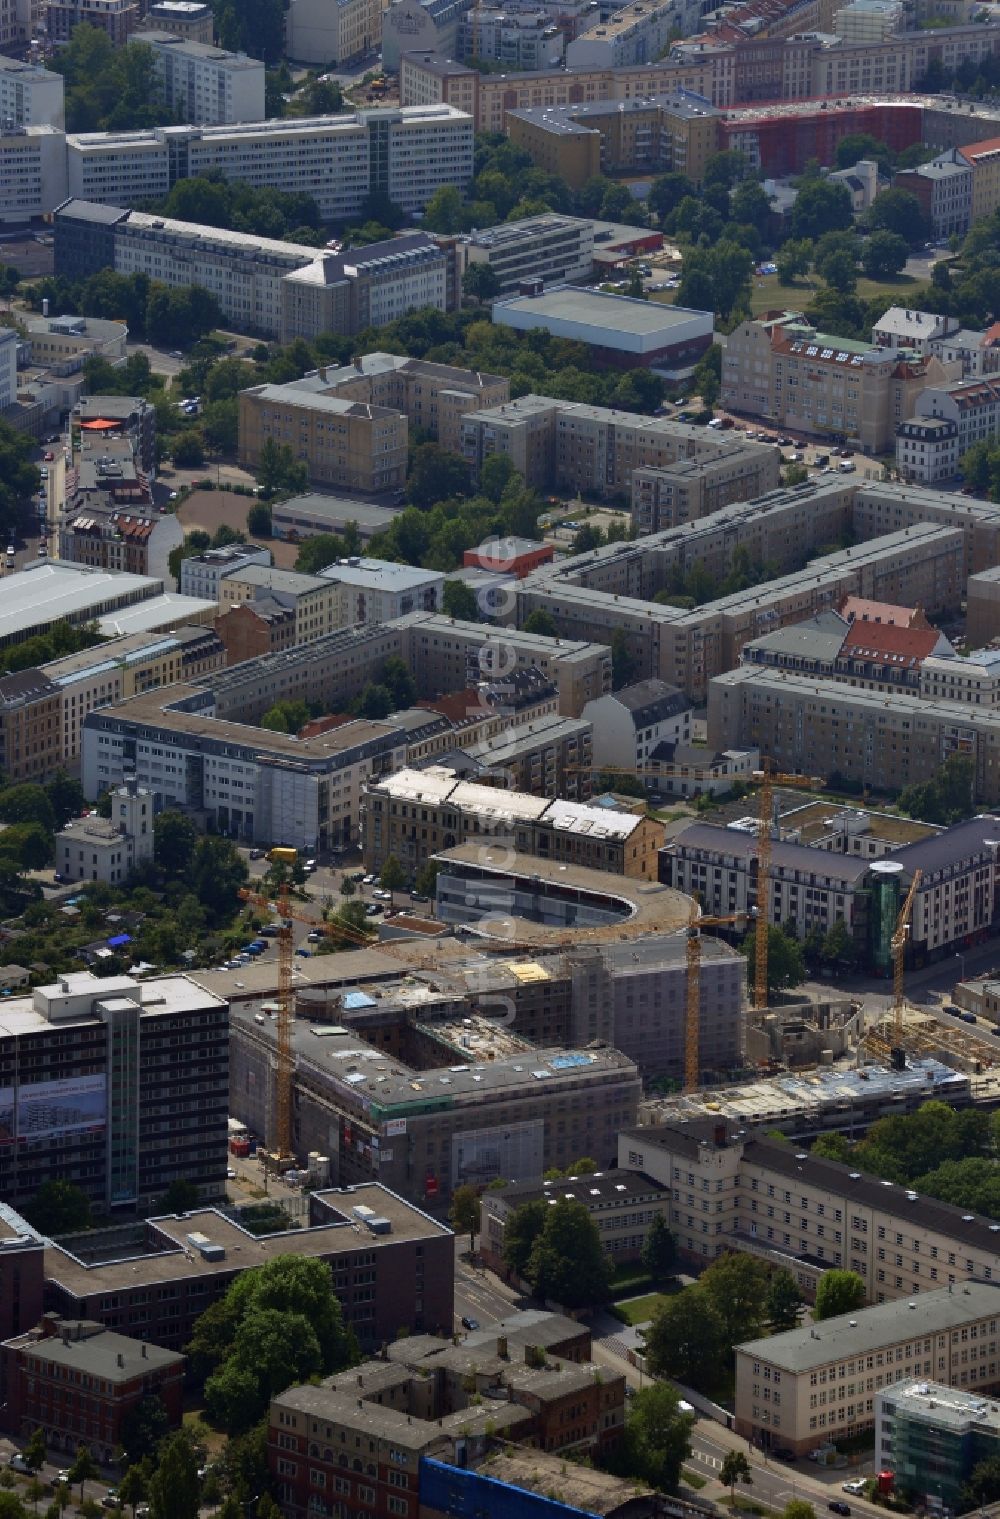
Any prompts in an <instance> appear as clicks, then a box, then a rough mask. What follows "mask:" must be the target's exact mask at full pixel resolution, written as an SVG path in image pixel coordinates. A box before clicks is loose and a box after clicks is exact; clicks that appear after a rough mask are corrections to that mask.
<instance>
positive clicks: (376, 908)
mask: <svg viewBox="0 0 1000 1519" xmlns="http://www.w3.org/2000/svg"><path fill="white" fill-rule="evenodd" d="M384 912H385V908H384V907H383V906H382V903H381V902H369V903H368V906H367V907H366V908H365V917H366V918H377V917H379V916H380V915H381V914H382V913H384Z"/></svg>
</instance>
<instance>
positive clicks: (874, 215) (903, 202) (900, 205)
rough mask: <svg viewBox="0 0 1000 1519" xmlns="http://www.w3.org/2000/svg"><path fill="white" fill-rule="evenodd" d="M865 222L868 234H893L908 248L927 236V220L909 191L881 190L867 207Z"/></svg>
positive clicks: (915, 198) (918, 203)
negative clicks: (901, 239)
mask: <svg viewBox="0 0 1000 1519" xmlns="http://www.w3.org/2000/svg"><path fill="white" fill-rule="evenodd" d="M865 222H866V224H867V226H868V230H869V231H870V232H895V233H896V234H897V236H899V237H901V238H903V240H904V241H905V242H906V243H907V245H908V246H909V247H914V246H916V245H917V244H918V243H921V242H922V241H923V240H924V238H925V237H926V236H927V219H926V217H925V216H924V213H923V211H922V210H921V207H920V202H919V201H918V200H917V197H916V196H915V195H913V194H911V192H910V191H909V190H902V189H897V188H893V189H890V190H883V191H882V192H881V194H880V195H877V196H876V197H875V199H874V200H873V201H872V203H871V205H870V206H869V207H868V211H867V212H866V215H865Z"/></svg>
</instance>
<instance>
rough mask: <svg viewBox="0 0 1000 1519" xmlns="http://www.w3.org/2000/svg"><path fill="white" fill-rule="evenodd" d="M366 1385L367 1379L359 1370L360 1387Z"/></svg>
mask: <svg viewBox="0 0 1000 1519" xmlns="http://www.w3.org/2000/svg"><path fill="white" fill-rule="evenodd" d="M364 1385H365V1379H364V1377H363V1376H362V1375H361V1373H360V1371H359V1372H358V1386H359V1387H364Z"/></svg>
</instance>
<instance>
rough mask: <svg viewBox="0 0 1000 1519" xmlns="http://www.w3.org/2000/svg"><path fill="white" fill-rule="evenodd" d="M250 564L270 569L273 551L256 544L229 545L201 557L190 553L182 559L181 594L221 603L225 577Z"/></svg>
mask: <svg viewBox="0 0 1000 1519" xmlns="http://www.w3.org/2000/svg"><path fill="white" fill-rule="evenodd" d="M251 564H259V565H262V566H264V567H265V568H269V567H270V564H271V550H270V549H265V548H259V547H258V546H257V545H256V544H254V543H227V544H226V546H225V547H224V548H219V549H205V550H204V551H203V552H202V553H200V554H191V555H189V556H188V558H186V559H182V560H181V574H180V592H181V595H182V596H201V597H203V598H204V599H205V600H206V601H220V600H221V595H222V593H221V589H220V588H221V585H222V582H223V580H224V579H225V577H226V576H227V575H235V574H237V573H238V572H239V571H241V570H245V569H246V568H247V567H248V566H249V565H251Z"/></svg>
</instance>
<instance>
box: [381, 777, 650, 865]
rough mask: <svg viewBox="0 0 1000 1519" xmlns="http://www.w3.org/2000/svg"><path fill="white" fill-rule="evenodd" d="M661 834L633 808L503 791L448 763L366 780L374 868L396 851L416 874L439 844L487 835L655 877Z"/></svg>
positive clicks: (552, 855)
mask: <svg viewBox="0 0 1000 1519" xmlns="http://www.w3.org/2000/svg"><path fill="white" fill-rule="evenodd" d="M662 832H663V830H662V825H660V824H658V823H657V822H656V820H655V819H651V818H646V817H641V816H639V815H638V814H636V813H633V812H624V811H616V810H613V809H611V808H603V807H594V806H588V805H586V804H583V803H579V802H569V801H562V800H560V799H557V800H555V801H553V800H551V799H549V798H548V797H545V796H541V797H539V796H531V795H528V794H526V793H524V792H517V791H507V790H503V791H501V790H499V789H498V788H496V787H494V786H481V785H477V784H476V783H475V782H470V781H461V780H459V778H458V776H457V775H456V773H455V771H454V770H451V769H449V768H448V767H447V766H444V765H434V766H429V767H428V768H426V769H423V770H406V769H404V770H400V771H399V772H398V773H397V774H395V775H390V776H386V777H384V778H383V779H382V780H379V781H378V782H376V783H374V784H372V785H370V786H368V787H367V788H366V790H365V795H364V799H363V819H362V837H363V850H364V857H365V867H366V869H367V870H370V871H379V870H381V868H382V866H383V865H384V864H385V862H386V860H387V859H388V857H389V856H390V855H395V857H396V859H397V860H399V861H400V863H401V864H402V865H403V866H404V868H406V869H409V870H410V871H411V872H413V873H414V874H415V873H416V872H417V871H419V870H420V869H421V867H422V866H423V865H424V864H425V862H426V861H427V860H428V859H429V858H430V856H431V855H432V854H436V853H437V852H438V851H439V850H442V849H451V848H454V846H455V845H456V844H460V843H465V842H466V841H467V840H469V839H471V838H474V837H475V836H476V835H477V834H486V835H488V836H492V837H493V838H494V839H495V838H497V837H498V836H500V837H503V838H504V839H507V840H508V841H510V842H512V847H513V848H514V849H516V850H517V851H518V853H520V854H527V855H539V856H541V857H542V858H544V859H551V860H561V861H565V862H566V863H567V864H570V863H572V864H574V865H579V866H583V867H584V868H586V869H590V870H606V871H611V872H613V873H614V874H616V875H623V876H631V877H640V878H644V879H646V880H655V879H656V875H657V864H656V851H657V850H658V849H659V847H660V845H661V844H662V842H663V838H662Z"/></svg>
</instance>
